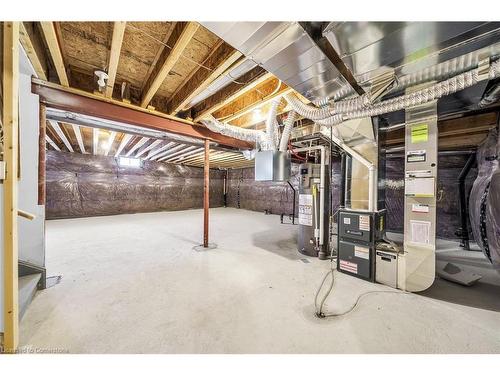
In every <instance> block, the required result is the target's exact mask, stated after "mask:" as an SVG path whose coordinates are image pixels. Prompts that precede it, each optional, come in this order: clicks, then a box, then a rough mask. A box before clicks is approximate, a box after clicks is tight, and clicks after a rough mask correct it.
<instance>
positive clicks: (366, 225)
mask: <svg viewBox="0 0 500 375" xmlns="http://www.w3.org/2000/svg"><path fill="white" fill-rule="evenodd" d="M359 230H365V231H369V230H370V216H369V215H359Z"/></svg>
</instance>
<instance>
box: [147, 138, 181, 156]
mask: <svg viewBox="0 0 500 375" xmlns="http://www.w3.org/2000/svg"><path fill="white" fill-rule="evenodd" d="M174 145H176V143H175V142H166V143H165V144H163V145H162V146H161V147H158V148H156V149H154V150H151V151H149V153H148V155H147V156H146V157H145V158H144V159H145V160H148V159H150V160H153V157H154V156H155V155H158V154H160V153H162V152H164V151H165V150H167V149H169V148H171V147H173V146H174Z"/></svg>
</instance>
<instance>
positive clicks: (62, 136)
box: [49, 120, 75, 152]
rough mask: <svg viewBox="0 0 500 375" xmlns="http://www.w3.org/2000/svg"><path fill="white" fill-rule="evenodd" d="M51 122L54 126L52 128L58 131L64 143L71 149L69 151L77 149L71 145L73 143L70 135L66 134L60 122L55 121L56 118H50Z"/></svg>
mask: <svg viewBox="0 0 500 375" xmlns="http://www.w3.org/2000/svg"><path fill="white" fill-rule="evenodd" d="M49 124H50V125H51V126H52V128H53V129H54V131H55V132H56V134H57V136H58V137H59V138H60V139H61V141H62V142H63V143H64V145H65V146H66V148H67V149H68V150H69V152H74V151H75V150H73V146H71V143H70V141H69V140H68V137H66V134H64V132H63V131H62V129H61V127H60V126H59V124H58V122H57V121H54V120H49Z"/></svg>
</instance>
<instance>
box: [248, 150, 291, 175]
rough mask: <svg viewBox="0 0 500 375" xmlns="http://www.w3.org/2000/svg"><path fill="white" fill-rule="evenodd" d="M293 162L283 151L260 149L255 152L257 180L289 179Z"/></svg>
mask: <svg viewBox="0 0 500 375" xmlns="http://www.w3.org/2000/svg"><path fill="white" fill-rule="evenodd" d="M291 169H292V164H291V161H290V155H289V154H288V153H287V152H282V151H259V152H257V153H256V154H255V181H287V180H288V179H289V178H290V171H291Z"/></svg>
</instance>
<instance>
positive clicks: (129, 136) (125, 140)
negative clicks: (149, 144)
mask: <svg viewBox="0 0 500 375" xmlns="http://www.w3.org/2000/svg"><path fill="white" fill-rule="evenodd" d="M132 137H133V135H132V134H124V136H123V138H122V140H121V142H120V145H119V146H118V149H117V150H116V152H115V158H116V157H118V156H120V154H121V152H122V151H123V149H124V148H125V146H127V144H128V143H129V142H130V140H131V139H132Z"/></svg>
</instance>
